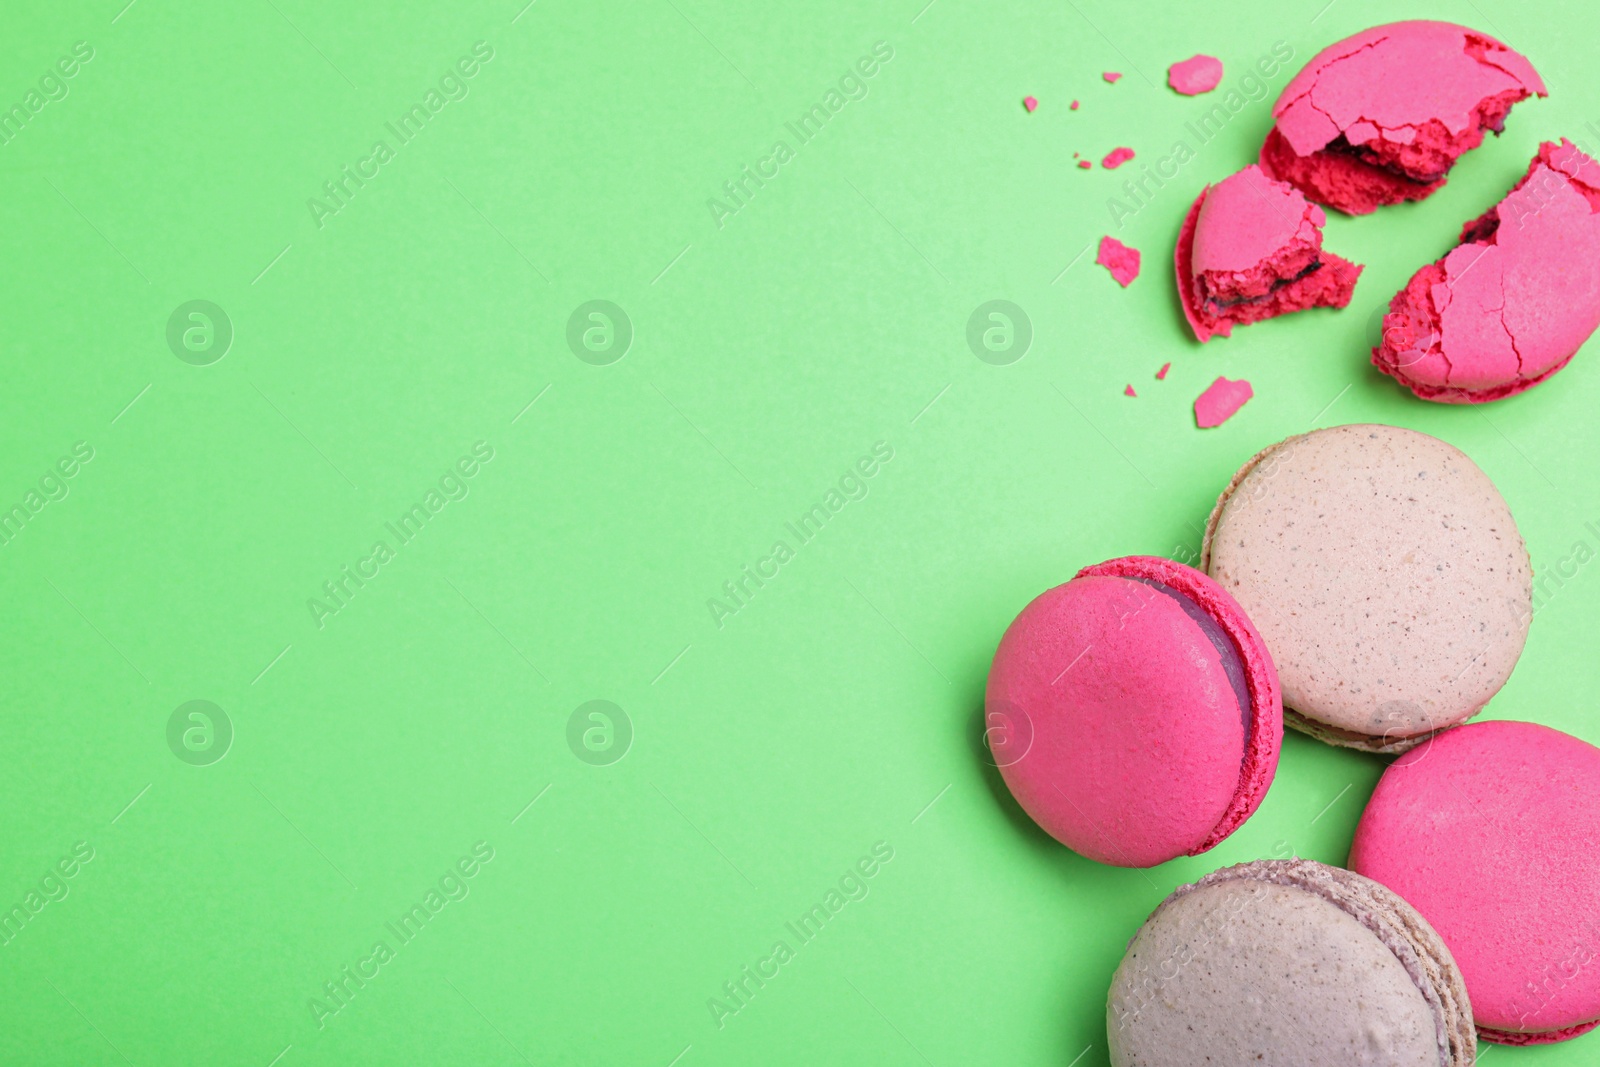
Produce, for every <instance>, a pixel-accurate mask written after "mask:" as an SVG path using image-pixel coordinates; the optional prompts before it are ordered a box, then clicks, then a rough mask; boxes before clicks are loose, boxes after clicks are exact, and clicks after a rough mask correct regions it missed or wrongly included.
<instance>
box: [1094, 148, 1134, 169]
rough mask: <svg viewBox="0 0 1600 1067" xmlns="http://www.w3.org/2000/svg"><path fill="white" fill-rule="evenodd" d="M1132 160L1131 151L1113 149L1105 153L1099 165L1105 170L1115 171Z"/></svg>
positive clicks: (1127, 149)
mask: <svg viewBox="0 0 1600 1067" xmlns="http://www.w3.org/2000/svg"><path fill="white" fill-rule="evenodd" d="M1132 158H1133V149H1131V148H1113V149H1112V150H1111V151H1109V152H1107V153H1106V158H1104V159H1102V160H1101V161H1100V165H1101V166H1102V167H1104V168H1106V170H1116V169H1117V168H1118V167H1120V166H1122V165H1123V164H1124V163H1126V162H1127V161H1128V160H1130V159H1132Z"/></svg>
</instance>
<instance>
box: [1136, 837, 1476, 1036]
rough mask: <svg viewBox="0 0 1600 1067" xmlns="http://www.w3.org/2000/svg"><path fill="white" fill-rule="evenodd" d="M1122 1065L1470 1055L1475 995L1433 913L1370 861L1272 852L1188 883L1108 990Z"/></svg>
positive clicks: (1144, 933) (1145, 931)
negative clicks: (1349, 863) (1342, 862)
mask: <svg viewBox="0 0 1600 1067" xmlns="http://www.w3.org/2000/svg"><path fill="white" fill-rule="evenodd" d="M1106 1036H1107V1043H1108V1044H1109V1046H1110V1051H1111V1063H1112V1067H1179V1065H1189V1064H1193V1065H1195V1067H1201V1065H1209V1067H1217V1065H1220V1064H1227V1065H1234V1064H1238V1065H1241V1067H1242V1065H1244V1064H1263V1065H1264V1064H1277V1065H1284V1064H1295V1065H1300V1064H1305V1065H1311V1064H1318V1065H1321V1064H1372V1065H1380V1064H1381V1065H1384V1067H1467V1065H1469V1064H1471V1063H1473V1062H1474V1061H1475V1059H1476V1056H1477V1042H1476V1039H1475V1036H1474V1033H1473V1026H1472V1008H1471V1005H1470V1004H1469V1003H1468V1000H1467V990H1466V985H1465V984H1464V983H1463V981H1462V978H1461V972H1460V971H1459V970H1457V968H1456V965H1455V961H1454V960H1453V959H1452V958H1451V956H1450V951H1449V949H1447V948H1446V947H1445V944H1444V942H1443V941H1441V940H1440V939H1439V935H1438V934H1436V933H1435V932H1434V930H1433V928H1432V927H1431V926H1429V925H1428V923H1427V920H1425V919H1423V918H1422V916H1421V915H1419V914H1417V912H1416V911H1415V910H1414V909H1413V908H1412V907H1411V906H1410V905H1409V904H1407V903H1406V902H1405V901H1404V900H1402V899H1401V898H1400V897H1399V896H1397V895H1396V894H1394V893H1392V892H1390V891H1389V890H1387V889H1385V888H1384V887H1383V886H1381V885H1379V884H1378V883H1377V882H1374V881H1372V880H1370V879H1368V878H1363V877H1362V876H1361V875H1359V874H1353V873H1351V872H1350V871H1346V870H1342V869H1340V868H1338V867H1328V866H1325V865H1323V864H1321V863H1315V862H1313V861H1311V860H1298V859H1296V860H1258V861H1256V862H1254V863H1243V864H1240V865H1238V866H1237V867H1228V868H1225V869H1223V870H1220V871H1216V872H1214V873H1212V874H1209V875H1207V876H1206V877H1204V878H1202V879H1200V881H1198V882H1196V883H1195V884H1194V885H1188V886H1183V887H1182V888H1180V889H1179V890H1178V891H1177V892H1175V893H1174V894H1173V895H1172V896H1170V897H1168V898H1167V899H1166V901H1165V902H1164V903H1162V904H1161V906H1160V907H1158V908H1157V909H1156V910H1155V911H1154V912H1153V913H1152V914H1151V916H1150V918H1149V919H1148V920H1146V922H1145V924H1144V926H1143V927H1141V928H1140V930H1139V932H1138V933H1137V934H1136V935H1135V936H1134V938H1133V940H1132V941H1130V942H1129V944H1128V952H1127V955H1126V956H1124V957H1123V959H1122V963H1121V965H1120V966H1118V967H1117V971H1116V974H1115V975H1114V976H1113V977H1112V980H1111V991H1110V994H1109V995H1108V997H1107V999H1106Z"/></svg>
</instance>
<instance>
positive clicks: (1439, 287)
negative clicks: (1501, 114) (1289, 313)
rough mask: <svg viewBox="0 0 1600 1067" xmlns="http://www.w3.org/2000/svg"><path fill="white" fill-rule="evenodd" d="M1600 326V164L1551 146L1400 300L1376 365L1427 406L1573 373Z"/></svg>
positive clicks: (1503, 393) (1565, 146) (1477, 398)
mask: <svg viewBox="0 0 1600 1067" xmlns="http://www.w3.org/2000/svg"><path fill="white" fill-rule="evenodd" d="M1597 326H1600V163H1596V162H1595V160H1593V159H1591V158H1590V157H1589V156H1587V155H1585V154H1584V153H1583V152H1581V151H1579V150H1578V149H1577V148H1576V147H1574V146H1573V144H1572V142H1570V141H1567V140H1565V139H1563V140H1562V141H1561V143H1560V144H1555V143H1553V142H1550V141H1546V142H1545V143H1543V144H1541V145H1540V146H1539V151H1538V153H1537V154H1536V155H1535V156H1534V158H1533V161H1532V162H1531V163H1530V164H1529V165H1528V173H1527V174H1526V175H1524V176H1523V178H1522V180H1521V181H1519V182H1518V183H1517V185H1516V187H1515V188H1513V189H1512V190H1511V192H1509V193H1507V194H1506V196H1505V198H1504V199H1503V200H1501V201H1500V203H1498V204H1496V205H1495V206H1494V207H1492V208H1490V209H1489V210H1488V211H1487V212H1485V213H1484V214H1483V215H1481V216H1479V217H1478V218H1476V219H1474V220H1473V221H1471V222H1469V223H1467V224H1466V225H1465V226H1464V227H1462V230H1461V243H1460V244H1458V245H1457V246H1456V247H1455V248H1453V249H1451V250H1450V252H1449V253H1448V254H1446V255H1445V256H1444V258H1443V259H1440V260H1438V261H1437V262H1434V263H1429V264H1428V265H1427V266H1425V267H1423V268H1422V269H1421V270H1419V271H1417V272H1416V274H1414V275H1412V277H1411V280H1410V281H1409V282H1407V283H1406V285H1405V288H1403V289H1401V290H1400V291H1399V292H1398V293H1396V294H1395V296H1394V298H1393V299H1392V300H1390V301H1389V313H1388V314H1387V315H1385V316H1384V319H1383V334H1382V336H1381V338H1380V340H1379V344H1378V347H1376V348H1374V349H1373V350H1372V362H1373V365H1374V366H1376V367H1377V368H1378V369H1379V370H1380V371H1382V372H1383V373H1385V374H1387V375H1389V376H1390V377H1392V378H1394V379H1395V380H1396V381H1398V382H1400V383H1401V384H1402V385H1404V386H1406V388H1408V389H1410V390H1411V391H1412V392H1413V393H1415V394H1416V395H1417V396H1419V397H1421V398H1422V399H1424V400H1436V401H1441V402H1444V403H1452V404H1476V403H1482V402H1484V401H1488V400H1499V399H1500V398H1502V397H1507V396H1512V395H1515V394H1516V393H1520V392H1522V391H1523V390H1525V389H1528V388H1531V387H1532V386H1534V385H1537V384H1538V383H1540V382H1542V381H1544V380H1545V379H1546V378H1548V377H1550V376H1551V375H1552V374H1554V373H1555V372H1556V371H1558V370H1560V369H1561V368H1562V367H1564V366H1566V365H1567V363H1568V361H1569V360H1571V359H1572V356H1573V354H1574V353H1576V352H1577V350H1578V348H1579V347H1580V346H1581V345H1582V344H1583V343H1584V341H1586V340H1588V338H1589V335H1590V334H1592V333H1593V332H1594V331H1595V328H1596V327H1597Z"/></svg>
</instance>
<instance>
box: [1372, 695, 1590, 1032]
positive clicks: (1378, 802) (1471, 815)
mask: <svg viewBox="0 0 1600 1067" xmlns="http://www.w3.org/2000/svg"><path fill="white" fill-rule="evenodd" d="M1596 856H1600V748H1596V747H1595V746H1593V745H1590V744H1588V743H1587V742H1585V741H1582V740H1580V739H1578V738H1575V737H1572V736H1570V735H1567V734H1564V733H1561V732H1560V731H1558V730H1552V729H1550V728H1549V727H1546V726H1539V725H1535V724H1533V723H1523V722H1505V721H1499V722H1481V723H1473V724H1471V725H1468V726H1463V727H1460V728H1458V729H1455V730H1449V731H1446V732H1444V733H1442V734H1439V735H1438V736H1437V737H1435V738H1433V740H1432V741H1431V742H1430V743H1429V744H1427V745H1424V746H1422V747H1419V748H1417V749H1415V750H1413V751H1412V752H1410V753H1408V754H1407V755H1405V756H1403V757H1401V758H1400V759H1398V760H1396V761H1395V763H1394V764H1393V765H1392V766H1390V767H1389V769H1388V770H1387V771H1385V772H1384V775H1383V778H1382V779H1381V780H1380V781H1379V782H1378V787H1377V789H1376V790H1374V792H1373V795H1372V799H1371V800H1370V801H1369V803H1368V804H1367V809H1366V811H1365V812H1364V813H1363V815H1362V817H1361V822H1360V824H1359V825H1358V826H1357V828H1356V833H1355V840H1354V843H1353V844H1352V846H1351V849H1350V865H1351V867H1352V868H1353V869H1354V870H1356V871H1359V872H1360V873H1362V874H1364V875H1367V876H1368V877H1370V878H1373V879H1375V880H1377V881H1379V882H1382V883H1383V884H1384V885H1387V886H1388V887H1389V888H1391V889H1393V890H1394V891H1395V892H1396V893H1398V894H1400V895H1401V896H1402V897H1404V898H1405V899H1406V900H1407V901H1409V902H1410V903H1411V904H1412V905H1413V906H1414V907H1415V908H1416V909H1417V910H1418V911H1419V912H1421V913H1422V915H1423V916H1424V917H1426V918H1427V920H1428V921H1429V923H1431V924H1432V925H1433V927H1434V928H1435V929H1437V930H1438V931H1439V933H1440V935H1441V936H1442V937H1443V938H1444V939H1445V941H1446V942H1447V943H1448V944H1449V945H1450V949H1451V952H1452V953H1453V954H1454V956H1455V958H1456V961H1457V963H1458V964H1459V965H1460V967H1461V971H1462V973H1463V974H1464V975H1465V977H1466V982H1467V991H1468V993H1469V994H1470V995H1471V998H1472V1007H1473V1012H1474V1014H1475V1016H1476V1019H1477V1022H1478V1026H1479V1029H1480V1032H1481V1034H1482V1035H1483V1036H1484V1037H1485V1038H1486V1039H1488V1040H1494V1041H1503V1042H1507V1043H1518V1044H1523V1043H1542V1042H1546V1041H1551V1040H1558V1039H1563V1038H1565V1037H1571V1036H1576V1034H1577V1033H1581V1032H1583V1031H1585V1030H1587V1029H1589V1028H1591V1026H1592V1024H1593V1023H1594V1022H1595V1021H1596V1020H1600V863H1597V862H1596V860H1595V857H1596Z"/></svg>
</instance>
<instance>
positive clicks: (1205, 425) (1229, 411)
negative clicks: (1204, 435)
mask: <svg viewBox="0 0 1600 1067" xmlns="http://www.w3.org/2000/svg"><path fill="white" fill-rule="evenodd" d="M1255 395H1256V394H1255V390H1253V389H1251V388H1250V383H1249V382H1247V381H1245V380H1244V379H1243V378H1241V379H1239V380H1238V381H1230V380H1229V379H1227V378H1220V377H1219V378H1218V379H1217V380H1216V381H1214V382H1212V383H1211V384H1210V385H1208V386H1206V391H1205V392H1203V393H1201V394H1200V395H1199V396H1198V397H1196V398H1195V402H1194V422H1195V425H1196V426H1198V427H1200V428H1201V429H1202V430H1208V429H1210V428H1211V427H1213V426H1221V425H1222V424H1223V423H1225V422H1227V421H1228V420H1229V419H1231V418H1233V416H1234V413H1235V412H1237V411H1238V410H1239V409H1240V408H1242V407H1244V404H1245V401H1247V400H1249V399H1250V398H1251V397H1253V396H1255Z"/></svg>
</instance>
